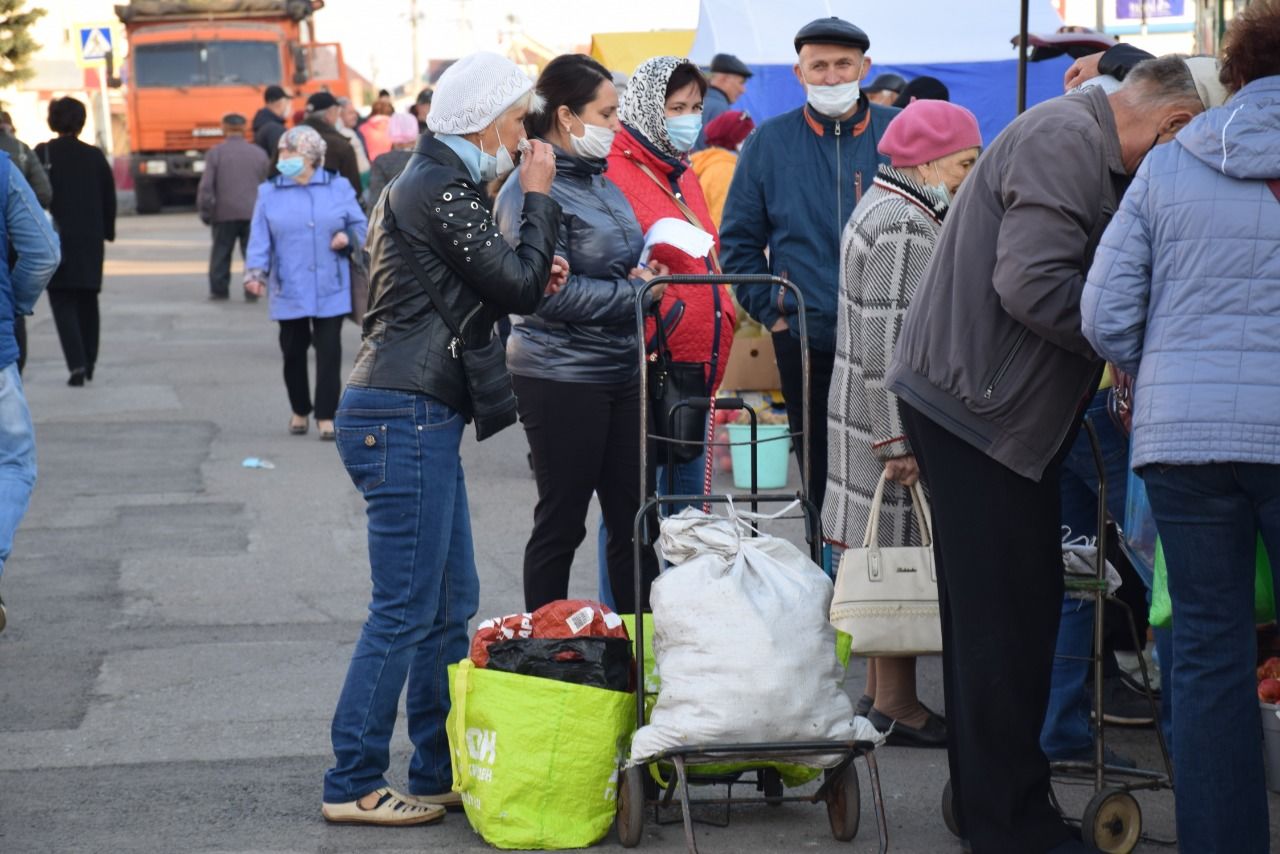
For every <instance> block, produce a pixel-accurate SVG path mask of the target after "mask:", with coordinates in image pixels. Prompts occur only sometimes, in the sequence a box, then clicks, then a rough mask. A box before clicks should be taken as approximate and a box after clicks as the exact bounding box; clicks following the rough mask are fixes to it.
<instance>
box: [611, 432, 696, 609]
mask: <svg viewBox="0 0 1280 854" xmlns="http://www.w3.org/2000/svg"><path fill="white" fill-rule="evenodd" d="M706 471H707V452H706V451H705V450H704V451H703V452H702V453H701V454H700V455H699V456H698V458H697V459H695V460H690V461H689V462H687V463H679V464H677V465H676V467H675V491H674V492H671V493H669V494H671V495H701V494H702V487H703V484H704V478H705V476H706ZM657 480H658V495H659V496H662V495H667V494H668V492H667V467H666V466H658V478H657ZM690 506H692V505H689V504H664V505H662V508H661V510H662V515H663V516H668V515H671V514H673V513H679V512H680V511H681V510H683V509H684V508H686V507H690ZM608 544H609V531H608V529H607V528H606V527H605V524H604V517H603V516H602V517H601V518H600V531H599V533H598V534H597V537H596V564H597V567H598V568H597V570H596V573H597V585H598V586H599V594H600V601H601V602H602V603H604V604H605V605H608V606H609V610H613V609H614V608H615V607H616V606H615V605H614V604H613V587H612V585H611V584H610V583H609V560H608V554H607V546H608Z"/></svg>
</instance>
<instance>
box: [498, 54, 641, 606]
mask: <svg viewBox="0 0 1280 854" xmlns="http://www.w3.org/2000/svg"><path fill="white" fill-rule="evenodd" d="M537 92H538V94H539V95H540V96H541V97H542V98H543V100H544V101H545V102H546V105H545V107H544V108H543V110H542V111H541V112H539V113H536V114H532V115H530V116H529V117H528V118H527V119H526V120H525V129H526V130H527V131H528V133H529V138H530V139H541V140H543V141H544V142H547V143H550V144H551V146H552V147H553V148H554V149H555V154H556V179H555V181H554V183H552V185H551V198H552V199H554V200H555V201H557V202H559V204H560V210H561V214H560V233H559V237H558V239H557V243H556V245H557V252H558V253H559V254H561V255H562V256H563V257H564V258H565V260H567V261H568V262H569V269H570V270H571V271H572V272H571V273H570V274H569V280H568V282H567V283H566V284H565V286H564V287H563V288H561V289H560V291H559V292H558V293H556V294H555V295H554V296H551V297H546V298H544V299H543V300H542V303H541V305H539V307H538V309H537V311H535V312H533V313H532V314H529V315H526V316H524V317H522V318H521V319H520V320H518V321H517V322H516V323H515V324H514V325H513V327H512V330H511V337H510V340H509V341H508V343H507V365H508V367H509V368H510V369H511V373H512V383H513V385H514V387H515V392H516V397H517V399H518V400H519V402H520V420H521V422H522V423H523V424H524V429H525V435H526V436H527V437H528V439H529V446H530V448H531V450H532V459H533V469H534V475H535V476H536V478H537V481H538V504H537V507H536V508H535V509H534V523H533V532H532V533H531V534H530V536H529V543H528V546H527V547H526V549H525V560H524V590H525V609H526V610H529V611H534V610H537V609H538V608H540V607H542V606H543V605H545V604H547V603H548V602H553V601H555V600H557V599H564V598H567V597H568V595H569V568H570V566H571V565H572V563H573V556H574V553H575V551H576V550H577V548H578V546H579V545H581V544H582V540H583V538H584V537H585V536H586V527H585V523H586V517H587V508H588V506H589V505H590V503H591V495H592V492H593V491H594V492H595V493H596V494H597V495H598V496H599V497H600V504H601V507H602V509H603V517H604V521H605V524H606V526H607V528H608V530H609V541H608V549H607V565H608V568H609V575H610V580H611V582H612V589H613V590H616V591H619V592H620V593H621V594H622V595H620V596H618V597H617V598H618V600H619V601H621V602H622V603H623V604H622V606H621V607H622V608H623V609H624V610H623V613H634V608H635V605H634V602H633V600H634V598H635V594H634V572H635V568H634V567H635V560H634V556H633V551H632V542H631V540H632V537H631V532H632V523H633V522H634V520H635V517H636V513H637V512H638V511H639V509H640V493H641V487H642V478H643V475H644V473H643V472H642V471H641V469H640V461H639V459H638V458H637V456H636V453H635V449H636V448H637V447H638V445H639V442H640V424H639V418H640V371H639V364H638V362H637V360H636V324H635V305H636V294H637V293H638V292H639V289H640V287H641V286H642V285H643V284H644V283H645V282H646V281H648V280H649V279H652V278H653V277H654V274H655V271H654V270H653V269H649V268H641V267H637V266H636V261H637V259H638V258H639V257H640V250H641V248H642V246H643V245H644V233H643V232H642V231H641V230H640V224H639V223H638V222H637V221H636V218H635V215H634V214H633V213H632V210H631V205H630V203H629V202H628V201H627V198H626V196H624V195H623V194H622V191H621V190H619V189H618V187H617V186H616V185H615V184H614V183H613V182H612V181H610V180H609V179H608V178H607V177H605V174H604V173H605V168H606V166H607V165H608V163H607V161H606V159H605V158H606V157H607V156H608V154H609V151H610V148H611V147H612V144H613V140H614V137H615V135H616V134H617V132H618V131H619V130H621V127H622V126H621V125H620V124H619V122H618V96H617V92H616V90H615V89H614V86H613V81H612V80H611V79H610V76H609V72H608V70H607V69H605V67H604V66H602V65H600V63H598V62H596V61H595V60H594V59H592V58H590V57H588V56H583V55H582V54H566V55H564V56H559V57H557V58H555V59H553V60H552V61H551V62H550V63H549V64H548V65H547V67H546V68H544V69H543V71H542V74H541V75H540V76H539V77H538V82H537ZM520 171H521V170H520V169H517V170H516V172H515V173H514V174H512V176H511V177H510V178H508V179H507V182H506V184H505V185H504V187H503V189H502V191H501V193H499V195H498V202H497V206H496V208H495V212H494V216H495V219H496V220H497V223H498V227H499V229H500V230H501V231H502V233H503V234H505V235H517V234H519V229H520V212H521V211H522V210H523V209H524V191H523V190H522V189H521V187H520V180H519V179H520ZM654 267H655V268H656V270H657V272H659V273H665V272H666V271H665V269H663V268H662V267H661V266H660V265H657V264H656V263H655V265H654ZM661 296H662V286H661V285H659V286H657V287H655V288H654V289H653V290H652V291H650V293H649V297H650V298H651V299H658V298H660V297H661ZM645 551H646V552H647V558H648V560H647V561H646V566H645V567H644V570H645V571H646V573H647V576H648V579H649V580H650V581H652V579H653V578H654V577H656V576H657V566H656V563H655V562H654V560H653V554H652V551H651V550H647V549H646V550H645Z"/></svg>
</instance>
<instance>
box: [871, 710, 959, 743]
mask: <svg viewBox="0 0 1280 854" xmlns="http://www.w3.org/2000/svg"><path fill="white" fill-rule="evenodd" d="M867 719H868V720H869V721H871V725H872V726H874V727H875V728H876V729H877V730H879V731H880V732H881V733H883V734H884V736H885V744H888V745H890V746H892V747H946V746H947V725H946V724H944V723H943V722H942V721H940V720H938V716H937V715H934V714H932V713H930V714H929V717H928V719H926V720H925V722H924V726H921V727H911V726H907V725H906V724H904V723H901V722H899V721H895V720H894V719H893V718H891V717H889V716H888V715H886V714H884V713H882V712H880V711H878V710H876V709H874V708H873V709H872V710H871V712H870V713H869V714H868V715H867Z"/></svg>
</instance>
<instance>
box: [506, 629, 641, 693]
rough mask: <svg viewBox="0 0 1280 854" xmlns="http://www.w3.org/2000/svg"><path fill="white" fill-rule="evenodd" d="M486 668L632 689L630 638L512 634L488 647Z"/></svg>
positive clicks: (610, 687) (563, 680) (627, 689)
mask: <svg viewBox="0 0 1280 854" xmlns="http://www.w3.org/2000/svg"><path fill="white" fill-rule="evenodd" d="M489 669H490V670H502V671H504V672H507V673H519V674H520V675H522V676H539V677H541V678H543V679H556V680H559V681H561V682H572V683H573V684H575V685H589V686H591V687H593V688H607V689H608V690H610V691H630V690H632V687H631V686H632V660H631V641H629V640H626V639H625V638H601V637H586V638H516V639H515V640H506V641H501V642H500V643H495V644H494V645H493V646H491V647H489Z"/></svg>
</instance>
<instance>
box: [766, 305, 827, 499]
mask: <svg viewBox="0 0 1280 854" xmlns="http://www.w3.org/2000/svg"><path fill="white" fill-rule="evenodd" d="M773 353H774V357H775V358H776V360H777V362H778V374H779V376H780V377H781V378H782V397H783V398H784V399H785V400H786V402H787V422H788V424H789V425H790V426H789V429H790V430H791V432H792V433H795V434H798V433H799V432H800V429H801V428H802V427H803V426H804V421H803V419H802V418H801V412H802V410H803V407H802V405H801V401H802V400H803V399H804V373H803V371H802V363H801V358H800V339H799V338H796V337H795V336H794V335H792V334H791V332H790V330H783V331H782V332H775V333H773ZM835 364H836V354H835V353H825V352H823V351H822V350H814V349H812V348H810V350H809V371H810V372H809V433H810V437H809V438H810V449H809V481H808V483H807V484H806V489H807V490H808V493H809V498H810V499H811V500H812V501H813V505H814V506H815V507H817V508H818V512H819V513H821V512H822V500H823V498H825V497H826V494H827V393H828V392H829V391H830V390H831V373H832V371H833V370H835ZM795 451H796V459H797V460H798V461H799V462H800V470H801V472H803V471H804V443H803V442H801V441H800V440H799V439H797V440H796V441H795Z"/></svg>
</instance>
